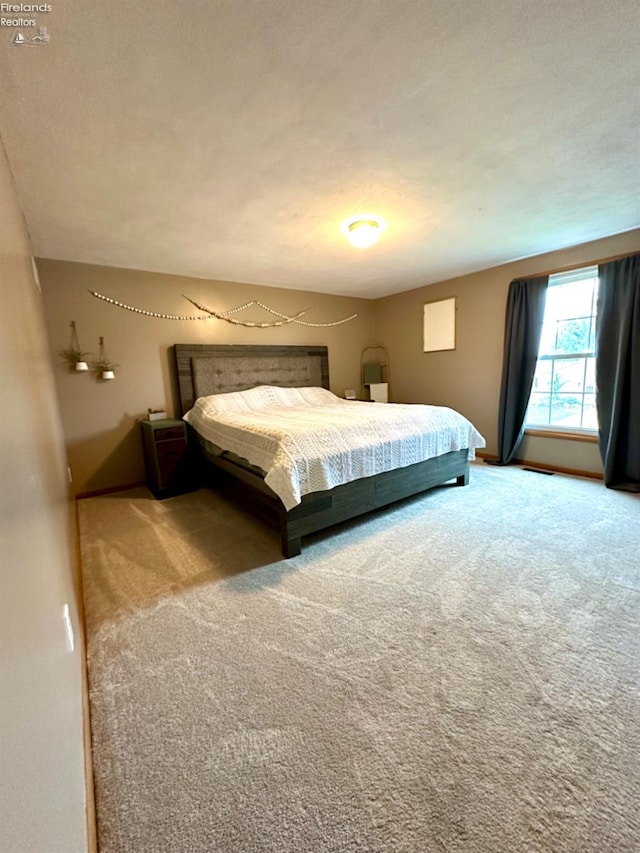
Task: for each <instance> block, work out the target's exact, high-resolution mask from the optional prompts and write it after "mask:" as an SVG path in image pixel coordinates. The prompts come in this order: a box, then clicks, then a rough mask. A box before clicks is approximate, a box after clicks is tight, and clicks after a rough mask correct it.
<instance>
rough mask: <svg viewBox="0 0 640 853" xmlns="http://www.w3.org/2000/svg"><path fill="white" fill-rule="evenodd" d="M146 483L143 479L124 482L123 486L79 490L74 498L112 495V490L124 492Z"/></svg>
mask: <svg viewBox="0 0 640 853" xmlns="http://www.w3.org/2000/svg"><path fill="white" fill-rule="evenodd" d="M144 485H146V483H145V481H144V480H138V481H136V482H135V483H125V485H123V486H109V487H108V488H107V489H93V490H92V491H89V492H79V493H78V494H77V495H76V500H78V501H79V500H82V499H83V498H99V497H100V495H112V494H113V493H114V492H126V491H127V489H139V488H140V486H144Z"/></svg>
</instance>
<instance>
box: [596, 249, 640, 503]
mask: <svg viewBox="0 0 640 853" xmlns="http://www.w3.org/2000/svg"><path fill="white" fill-rule="evenodd" d="M598 271H599V276H600V285H599V288H598V313H597V316H596V407H597V410H598V425H599V444H600V453H601V455H602V461H603V463H604V482H605V485H606V486H608V487H609V488H610V489H623V490H624V491H629V492H640V254H638V255H632V256H631V257H627V258H621V259H620V260H617V261H611V262H609V263H605V264H601V265H600V267H599V270H598Z"/></svg>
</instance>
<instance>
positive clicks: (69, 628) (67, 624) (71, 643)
mask: <svg viewBox="0 0 640 853" xmlns="http://www.w3.org/2000/svg"><path fill="white" fill-rule="evenodd" d="M62 621H63V623H64V632H65V636H66V641H67V651H68V652H72V651H73V650H74V649H75V647H76V644H75V638H74V636H73V625H72V624H71V616H70V614H69V605H68V604H65V605H64V607H63V608H62Z"/></svg>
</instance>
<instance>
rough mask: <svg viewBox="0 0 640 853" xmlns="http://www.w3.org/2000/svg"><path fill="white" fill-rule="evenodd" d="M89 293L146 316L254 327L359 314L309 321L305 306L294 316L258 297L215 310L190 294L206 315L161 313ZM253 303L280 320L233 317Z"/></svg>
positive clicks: (302, 323) (317, 325)
mask: <svg viewBox="0 0 640 853" xmlns="http://www.w3.org/2000/svg"><path fill="white" fill-rule="evenodd" d="M89 293H90V294H91V295H92V296H95V297H96V299H102V300H103V301H104V302H108V303H109V305H115V306H116V308H124V309H125V310H126V311H133V312H134V313H135V314H143V315H144V316H145V317H156V318H158V319H159V320H224V321H225V322H227V323H233V325H235V326H246V327H248V328H252V329H268V328H273V327H275V326H286V325H287V324H289V323H295V324H296V325H298V326H311V327H313V328H327V327H329V326H340V325H342V323H348V322H349V320H353V319H355V318H356V317H357V316H358V315H357V314H352V315H351V316H350V317H343V318H342V320H334V321H333V322H332V323H309V322H307V321H306V320H301V319H300V317H303V316H304V315H305V314H306V313H307V311H308V310H309V309H308V308H305V309H304V311H298V313H297V314H294V315H293V316H289V315H287V314H281V313H280V311H276V310H275V309H273V308H269V307H268V306H267V305H265V304H264V303H263V302H259V301H258V300H257V299H252V300H251V302H245V303H244V305H238V307H237V308H230V309H229V310H228V311H213V310H211V309H210V308H207V307H206V306H204V305H200V304H199V303H198V302H196V301H195V300H193V299H190V298H189V297H188V296H185V297H184V299H186V300H187V301H188V302H191V304H192V305H195V307H196V308H198V309H199V310H200V311H204V312H206V313H205V314H204V315H202V314H201V315H199V316H198V315H195V314H160V313H158V312H157V311H145V310H144V308H136V307H135V305H126V304H125V303H124V302H118V300H117V299H111V297H109V296H104V295H103V294H102V293H97V292H96V291H95V290H90V291H89ZM252 305H257V306H258V308H262V309H263V311H267V312H268V313H269V314H273V316H274V317H279V318H280V319H279V320H275V321H274V322H273V323H254V322H252V321H249V320H237V319H236V318H235V317H232V316H231V315H232V314H238V313H239V312H240V311H244V310H245V308H251V306H252Z"/></svg>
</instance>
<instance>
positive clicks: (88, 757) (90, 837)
mask: <svg viewBox="0 0 640 853" xmlns="http://www.w3.org/2000/svg"><path fill="white" fill-rule="evenodd" d="M75 513H76V524H75V527H76V530H75V533H76V571H77V573H78V575H77V577H78V581H77V583H78V605H77V606H78V619H79V620H80V625H81V630H80V631H79V635H80V637H79V640H80V642H79V648H80V661H81V667H82V672H81V686H82V740H83V744H84V787H85V811H86V821H87V850H88V853H98V827H97V819H96V792H95V783H94V776H93V741H92V736H91V708H90V705H89V670H88V666H87V622H86V619H85V614H84V585H83V578H82V552H81V549H80V523H79V522H80V519H79V517H78V504H77V502H75Z"/></svg>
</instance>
